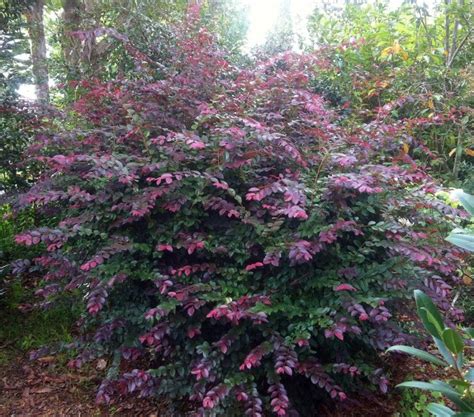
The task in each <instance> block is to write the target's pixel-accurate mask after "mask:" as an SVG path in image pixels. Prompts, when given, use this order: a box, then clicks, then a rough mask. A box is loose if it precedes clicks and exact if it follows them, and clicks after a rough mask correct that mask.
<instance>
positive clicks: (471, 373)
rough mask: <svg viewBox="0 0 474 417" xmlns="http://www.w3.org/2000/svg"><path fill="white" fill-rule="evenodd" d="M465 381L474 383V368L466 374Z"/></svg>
mask: <svg viewBox="0 0 474 417" xmlns="http://www.w3.org/2000/svg"><path fill="white" fill-rule="evenodd" d="M464 379H466V380H467V381H469V382H474V368H469V369H468V371H467V372H466V374H465V375H464Z"/></svg>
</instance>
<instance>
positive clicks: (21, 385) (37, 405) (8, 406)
mask: <svg viewBox="0 0 474 417" xmlns="http://www.w3.org/2000/svg"><path fill="white" fill-rule="evenodd" d="M88 373H89V375H88V374H87V373H86V372H85V371H80V372H79V371H71V370H69V369H67V368H65V367H64V366H63V365H61V364H58V363H57V362H56V360H55V358H52V357H46V360H43V361H41V362H38V361H37V362H32V361H29V360H28V359H27V358H26V357H24V356H23V355H20V356H16V357H15V356H14V355H12V360H11V361H9V363H7V364H3V365H0V416H1V417H96V416H97V417H102V416H104V417H108V416H124V417H132V416H140V417H159V416H160V415H161V413H160V411H159V409H160V405H159V404H158V403H153V402H152V401H147V400H143V399H140V400H134V399H130V400H126V401H121V402H120V404H117V405H112V406H110V407H107V408H105V407H100V406H98V405H96V404H95V398H94V397H95V390H96V387H97V386H98V384H99V382H100V373H99V372H97V371H95V370H94V369H90V370H89V371H88ZM91 374H92V375H91Z"/></svg>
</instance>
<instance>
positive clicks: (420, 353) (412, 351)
mask: <svg viewBox="0 0 474 417" xmlns="http://www.w3.org/2000/svg"><path fill="white" fill-rule="evenodd" d="M387 352H404V353H408V354H409V355H412V356H415V357H417V358H420V359H422V360H424V361H427V362H431V363H434V364H435V365H439V366H448V364H447V363H445V362H444V361H442V360H441V359H439V358H437V357H436V356H434V355H432V354H431V353H428V352H425V351H424V350H421V349H416V348H413V347H410V346H402V345H396V346H392V347H390V348H388V349H387Z"/></svg>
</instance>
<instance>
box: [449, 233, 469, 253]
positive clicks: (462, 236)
mask: <svg viewBox="0 0 474 417" xmlns="http://www.w3.org/2000/svg"><path fill="white" fill-rule="evenodd" d="M446 240H447V241H448V242H451V243H452V244H453V245H456V246H459V247H460V248H463V249H466V250H468V251H470V252H474V235H473V234H469V233H466V231H464V230H462V231H459V229H457V230H455V231H453V232H451V233H450V235H449V236H448V237H447V238H446Z"/></svg>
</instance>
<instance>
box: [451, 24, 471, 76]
mask: <svg viewBox="0 0 474 417" xmlns="http://www.w3.org/2000/svg"><path fill="white" fill-rule="evenodd" d="M471 33H472V30H471V29H469V32H467V34H466V36H464V39H463V40H462V41H461V42H460V44H459V45H458V47H457V48H456V50H455V51H454V52H453V53H452V54H451V57H450V59H449V61H448V62H447V64H446V66H447V68H448V69H449V68H451V66H452V65H453V62H454V59H455V58H456V56H457V55H458V53H459V51H460V50H461V49H462V47H463V46H464V44H465V43H466V41H467V40H468V39H469V37H470V36H471Z"/></svg>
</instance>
